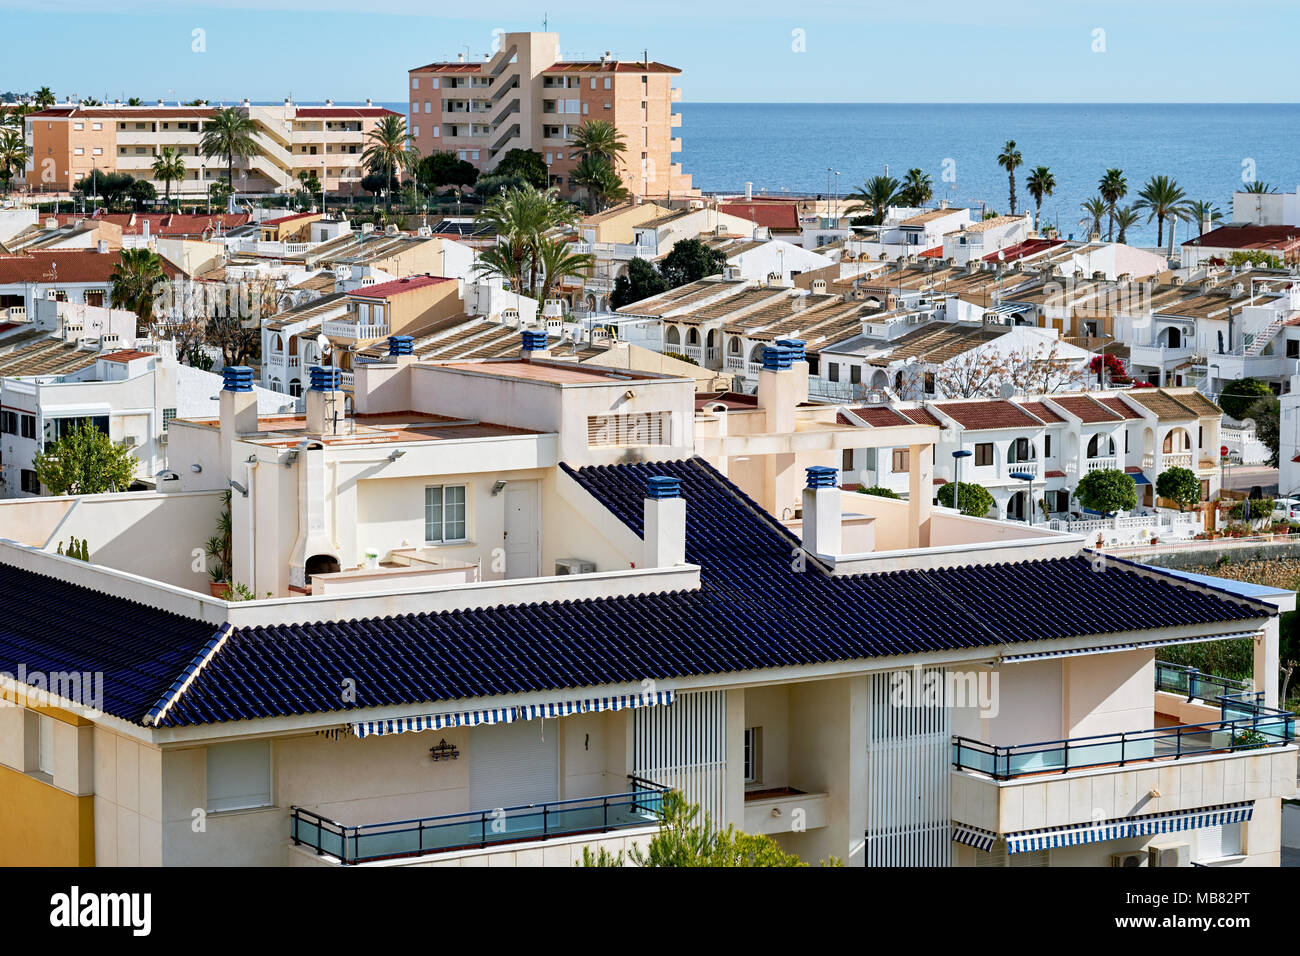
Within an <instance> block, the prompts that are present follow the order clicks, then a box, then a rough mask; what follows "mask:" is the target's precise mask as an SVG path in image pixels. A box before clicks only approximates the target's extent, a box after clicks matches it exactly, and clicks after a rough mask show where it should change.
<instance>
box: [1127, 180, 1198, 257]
mask: <svg viewBox="0 0 1300 956" xmlns="http://www.w3.org/2000/svg"><path fill="white" fill-rule="evenodd" d="M1133 208H1134V209H1141V210H1144V211H1145V212H1146V214H1147V222H1150V221H1151V220H1152V219H1154V220H1156V224H1157V225H1156V245H1157V246H1163V245H1164V244H1165V220H1166V219H1169V220H1171V223H1170V229H1169V254H1170V255H1173V252H1174V249H1173V245H1174V230H1173V225H1172V224H1173V223H1174V222H1178V221H1179V220H1182V219H1186V218H1187V212H1188V210H1187V195H1186V193H1184V192H1183V190H1182V188H1181V187H1180V186H1179V185H1178V183H1176V182H1174V180H1173V179H1171V178H1170V177H1169V176H1152V177H1151V178H1150V179H1148V180H1147V184H1146V185H1145V186H1143V187H1142V190H1141V192H1139V193H1138V201H1137V202H1135V203H1134V204H1133Z"/></svg>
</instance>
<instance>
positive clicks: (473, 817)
mask: <svg viewBox="0 0 1300 956" xmlns="http://www.w3.org/2000/svg"><path fill="white" fill-rule="evenodd" d="M629 779H630V781H631V783H632V789H630V790H628V791H627V792H625V793H616V794H609V795H606V796H600V797H582V798H579V799H576V800H556V801H553V802H551V803H540V804H528V805H527V806H518V807H505V808H501V809H491V810H474V811H471V812H469V813H453V814H447V815H445V816H438V817H424V818H421V819H414V820H397V821H394V822H391V823H363V824H359V825H355V826H347V825H344V824H341V823H337V822H335V821H333V820H329V819H327V818H325V817H322V816H319V815H318V814H315V813H312V812H311V811H310V810H304V809H303V808H302V807H293V808H292V812H291V815H290V818H289V837H290V839H291V840H292V841H293V843H294V845H295V846H305V847H308V848H310V849H313V850H315V851H316V854H317V856H326V855H328V856H331V857H334V858H335V860H336V861H337V862H338V863H340V864H343V865H344V866H351V865H354V864H357V863H368V862H372V861H375V860H393V859H401V858H403V857H417V856H425V855H428V854H437V853H448V852H452V851H456V850H482V849H489V848H492V847H505V846H507V845H509V844H517V843H533V842H537V841H545V840H550V839H554V838H556V837H571V836H577V835H581V834H601V833H611V832H615V831H618V830H628V829H633V828H640V827H650V826H654V825H655V824H656V823H658V821H659V818H660V810H661V808H662V805H663V797H664V793H665V792H666V788H663V787H660V786H659V785H657V784H654V783H651V782H649V781H646V780H641V779H639V778H636V777H631V778H629Z"/></svg>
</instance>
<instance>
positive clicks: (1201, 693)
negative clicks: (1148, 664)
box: [1156, 661, 1258, 704]
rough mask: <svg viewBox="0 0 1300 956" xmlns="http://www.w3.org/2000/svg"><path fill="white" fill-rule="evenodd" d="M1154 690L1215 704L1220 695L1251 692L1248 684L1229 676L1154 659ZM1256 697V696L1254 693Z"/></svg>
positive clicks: (1229, 695)
mask: <svg viewBox="0 0 1300 956" xmlns="http://www.w3.org/2000/svg"><path fill="white" fill-rule="evenodd" d="M1156 690H1162V691H1165V692H1166V693H1170V694H1179V695H1180V696H1184V697H1186V698H1187V699H1188V700H1189V701H1191V700H1201V701H1205V702H1206V703H1211V704H1217V703H1219V699H1220V698H1221V697H1243V698H1244V697H1246V696H1249V695H1250V694H1251V691H1250V685H1249V684H1246V683H1245V682H1243V681H1239V680H1233V679H1232V678H1230V677H1219V676H1217V675H1216V674H1202V673H1201V672H1200V671H1199V670H1197V669H1196V668H1195V667H1184V666H1183V665H1182V664H1170V663H1169V662H1167V661H1156ZM1256 697H1257V699H1258V696H1257V695H1256Z"/></svg>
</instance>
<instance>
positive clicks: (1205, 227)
mask: <svg viewBox="0 0 1300 956" xmlns="http://www.w3.org/2000/svg"><path fill="white" fill-rule="evenodd" d="M1213 230H1214V222H1213V221H1212V220H1211V219H1210V217H1209V216H1206V217H1205V218H1204V219H1202V220H1201V235H1205V234H1206V233H1208V232H1212V231H1213Z"/></svg>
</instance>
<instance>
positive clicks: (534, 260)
mask: <svg viewBox="0 0 1300 956" xmlns="http://www.w3.org/2000/svg"><path fill="white" fill-rule="evenodd" d="M577 218H578V210H577V209H576V207H574V206H572V205H570V204H569V203H566V202H563V201H562V200H561V199H560V198H559V195H558V193H557V192H556V190H554V189H546V190H542V189H538V188H536V187H535V186H531V185H524V186H520V187H518V188H515V189H507V190H504V191H503V192H501V193H498V194H497V195H495V196H493V197H492V198H491V199H490V200H489V201H488V202H487V204H486V205H484V207H483V209H482V211H481V212H480V213H479V214H478V216H477V217H476V219H477V222H479V223H480V224H482V225H485V226H487V227H488V228H489V229H491V230H492V231H493V232H494V233H496V237H497V244H496V245H495V246H492V247H491V248H489V249H484V250H482V251H481V252H480V253H479V263H478V264H479V271H480V272H481V273H484V274H486V275H495V276H499V277H501V278H502V279H504V280H505V281H506V282H508V283H509V284H510V288H511V291H513V292H519V293H523V294H526V295H531V294H532V292H533V290H534V289H535V288H536V287H537V272H538V269H539V266H540V263H539V250H540V248H541V245H542V241H543V238H544V236H545V235H546V233H547V232H549V231H550V230H551V229H554V228H555V227H557V226H562V225H567V224H571V223H573V222H575V221H576V220H577Z"/></svg>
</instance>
